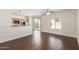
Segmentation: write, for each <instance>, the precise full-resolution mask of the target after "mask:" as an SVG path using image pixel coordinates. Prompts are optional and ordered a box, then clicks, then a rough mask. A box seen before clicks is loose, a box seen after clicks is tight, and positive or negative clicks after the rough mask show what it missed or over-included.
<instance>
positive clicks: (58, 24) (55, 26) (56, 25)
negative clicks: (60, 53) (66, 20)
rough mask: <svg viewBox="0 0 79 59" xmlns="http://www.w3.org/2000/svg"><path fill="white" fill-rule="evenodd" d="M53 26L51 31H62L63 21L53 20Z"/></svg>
mask: <svg viewBox="0 0 79 59" xmlns="http://www.w3.org/2000/svg"><path fill="white" fill-rule="evenodd" d="M51 24H52V25H51V29H62V28H61V20H59V19H51Z"/></svg>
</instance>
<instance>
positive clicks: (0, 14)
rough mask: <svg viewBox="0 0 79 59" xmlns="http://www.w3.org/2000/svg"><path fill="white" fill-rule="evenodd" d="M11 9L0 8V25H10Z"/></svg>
mask: <svg viewBox="0 0 79 59" xmlns="http://www.w3.org/2000/svg"><path fill="white" fill-rule="evenodd" d="M11 11H12V10H8V9H0V27H3V26H10V25H12V21H11V14H12V12H11Z"/></svg>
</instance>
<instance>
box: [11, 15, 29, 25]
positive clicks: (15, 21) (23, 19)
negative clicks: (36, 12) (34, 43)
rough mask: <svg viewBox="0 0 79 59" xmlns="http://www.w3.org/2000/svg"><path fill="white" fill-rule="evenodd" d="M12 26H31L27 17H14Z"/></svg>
mask: <svg viewBox="0 0 79 59" xmlns="http://www.w3.org/2000/svg"><path fill="white" fill-rule="evenodd" d="M12 24H13V25H15V26H18V25H19V26H26V25H28V24H29V20H28V17H25V16H12Z"/></svg>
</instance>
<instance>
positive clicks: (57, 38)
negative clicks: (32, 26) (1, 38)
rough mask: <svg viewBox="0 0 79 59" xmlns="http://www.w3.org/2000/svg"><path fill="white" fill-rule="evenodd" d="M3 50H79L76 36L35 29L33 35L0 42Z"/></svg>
mask: <svg viewBox="0 0 79 59" xmlns="http://www.w3.org/2000/svg"><path fill="white" fill-rule="evenodd" d="M0 49H1V50H78V44H77V40H76V39H75V38H71V37H66V36H61V35H55V34H50V33H45V32H40V31H35V32H34V33H33V35H29V36H26V37H22V38H18V39H15V40H11V41H8V42H4V43H0Z"/></svg>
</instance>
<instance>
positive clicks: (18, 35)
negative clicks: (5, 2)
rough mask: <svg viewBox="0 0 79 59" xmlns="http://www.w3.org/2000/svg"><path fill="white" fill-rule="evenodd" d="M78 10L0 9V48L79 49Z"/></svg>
mask: <svg viewBox="0 0 79 59" xmlns="http://www.w3.org/2000/svg"><path fill="white" fill-rule="evenodd" d="M78 18H79V10H78V9H0V50H79V31H78V30H79V28H78V27H79V19H78Z"/></svg>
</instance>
